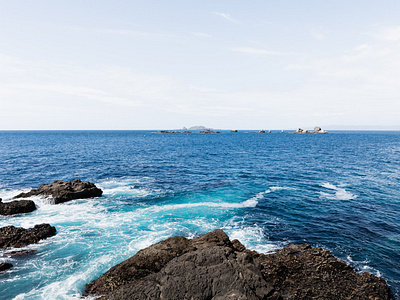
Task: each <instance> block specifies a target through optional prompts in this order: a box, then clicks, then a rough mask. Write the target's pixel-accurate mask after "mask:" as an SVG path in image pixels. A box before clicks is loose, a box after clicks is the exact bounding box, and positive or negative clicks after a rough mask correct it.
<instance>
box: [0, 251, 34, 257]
mask: <svg viewBox="0 0 400 300" xmlns="http://www.w3.org/2000/svg"><path fill="white" fill-rule="evenodd" d="M36 253H37V250H21V251H10V252H6V253H4V256H8V257H25V256H31V255H34V254H36Z"/></svg>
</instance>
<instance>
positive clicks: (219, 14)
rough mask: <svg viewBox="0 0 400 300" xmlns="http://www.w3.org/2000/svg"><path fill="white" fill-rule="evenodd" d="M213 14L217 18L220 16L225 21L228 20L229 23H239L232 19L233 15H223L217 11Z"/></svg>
mask: <svg viewBox="0 0 400 300" xmlns="http://www.w3.org/2000/svg"><path fill="white" fill-rule="evenodd" d="M213 14H214V15H216V16H220V17H222V18H224V19H225V20H227V21H229V22H232V23H239V22H238V21H237V20H235V19H234V18H232V17H231V15H229V14H226V13H222V12H217V11H214V12H213Z"/></svg>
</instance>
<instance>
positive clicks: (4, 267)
mask: <svg viewBox="0 0 400 300" xmlns="http://www.w3.org/2000/svg"><path fill="white" fill-rule="evenodd" d="M12 267H13V265H12V264H10V263H8V262H5V263H1V264H0V272H3V271H6V270H8V269H11V268H12Z"/></svg>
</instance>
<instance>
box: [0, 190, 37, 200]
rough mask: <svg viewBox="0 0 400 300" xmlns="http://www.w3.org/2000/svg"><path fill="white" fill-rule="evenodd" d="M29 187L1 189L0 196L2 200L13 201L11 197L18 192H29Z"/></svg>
mask: <svg viewBox="0 0 400 300" xmlns="http://www.w3.org/2000/svg"><path fill="white" fill-rule="evenodd" d="M29 191H30V189H18V190H10V189H3V190H0V198H2V199H3V202H10V201H13V200H14V199H13V197H15V196H17V195H18V194H20V193H26V192H29Z"/></svg>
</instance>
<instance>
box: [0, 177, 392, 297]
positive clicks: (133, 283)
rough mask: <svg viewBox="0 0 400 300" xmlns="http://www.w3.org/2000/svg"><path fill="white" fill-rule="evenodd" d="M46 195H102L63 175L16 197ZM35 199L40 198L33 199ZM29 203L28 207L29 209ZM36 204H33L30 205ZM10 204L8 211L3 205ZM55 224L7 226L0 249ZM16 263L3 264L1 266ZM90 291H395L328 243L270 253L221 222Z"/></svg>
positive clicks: (33, 238)
mask: <svg viewBox="0 0 400 300" xmlns="http://www.w3.org/2000/svg"><path fill="white" fill-rule="evenodd" d="M36 195H41V196H45V197H51V198H52V199H54V203H55V204H57V203H63V202H66V201H69V200H73V199H80V198H90V197H99V196H101V195H102V191H101V190H100V189H98V188H97V187H96V186H95V185H94V184H93V183H90V182H82V181H81V180H79V179H76V180H74V181H61V180H56V181H54V182H53V183H52V184H45V185H42V186H40V187H39V188H38V189H33V190H31V191H30V192H28V193H21V194H19V195H17V196H16V197H14V198H27V197H31V196H36ZM22 201H31V200H19V201H11V202H8V203H2V202H0V212H1V213H2V214H4V215H7V216H8V215H12V213H9V212H10V211H13V212H16V213H23V212H24V209H22V208H21V207H30V209H31V208H32V204H30V203H28V202H22ZM32 202H33V201H32ZM30 209H26V210H27V211H26V212H30ZM28 210H29V211H28ZM3 212H7V214H5V213H3ZM55 234H56V228H55V227H53V226H51V225H50V224H39V225H35V226H34V227H33V228H28V229H24V228H18V227H14V226H6V227H2V228H0V249H7V248H10V247H14V248H19V247H24V246H26V245H29V244H32V243H37V242H39V241H40V240H42V239H46V238H48V237H51V236H54V235H55ZM35 253H36V251H35V250H30V251H27V250H22V251H11V252H7V253H4V254H3V255H5V256H9V257H10V256H20V257H25V256H30V255H32V254H35ZM11 267H12V264H10V263H8V262H4V263H2V264H0V272H3V271H6V270H8V269H10V268H11ZM84 296H85V297H86V296H89V297H96V298H97V297H100V299H103V300H105V299H137V300H142V299H143V300H144V299H171V300H172V299H196V300H203V299H204V300H209V299H213V300H224V299H232V300H233V299H248V300H253V299H254V300H257V299H264V300H265V299H268V300H278V299H281V300H286V299H375V300H378V299H382V300H386V299H391V298H390V289H389V287H388V286H387V284H386V282H385V280H384V279H383V278H379V277H376V276H374V275H372V274H370V273H367V272H365V273H362V274H358V273H356V272H355V271H354V270H353V269H352V268H351V267H350V266H348V265H347V264H345V263H344V262H342V261H340V260H338V259H336V258H335V257H334V256H333V255H332V254H331V253H330V252H329V251H328V250H324V249H322V248H316V247H311V246H310V245H307V244H303V245H294V244H292V245H289V246H287V247H285V248H283V249H281V250H278V251H276V252H274V253H271V254H262V253H257V252H255V251H250V250H248V249H246V248H245V247H244V246H243V245H242V244H241V243H240V241H238V240H233V241H230V239H229V237H228V236H227V235H226V233H225V232H224V231H222V230H221V229H217V230H215V231H212V232H209V233H207V234H205V235H203V236H200V237H197V238H194V239H186V238H185V237H180V236H176V237H171V238H168V239H166V240H164V241H161V242H159V243H157V244H154V245H152V246H150V247H148V248H146V249H143V250H140V251H139V252H137V253H136V254H135V255H134V256H132V257H131V258H128V259H127V260H125V261H123V262H122V263H120V264H118V265H116V266H114V267H112V268H111V269H110V270H109V271H107V272H106V273H105V274H104V275H102V276H101V277H99V278H98V279H97V280H95V281H93V282H92V283H90V284H87V285H86V290H85V294H84Z"/></svg>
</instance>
